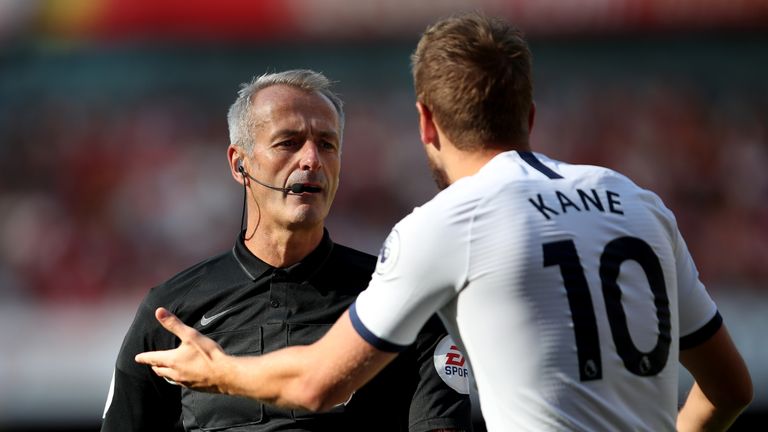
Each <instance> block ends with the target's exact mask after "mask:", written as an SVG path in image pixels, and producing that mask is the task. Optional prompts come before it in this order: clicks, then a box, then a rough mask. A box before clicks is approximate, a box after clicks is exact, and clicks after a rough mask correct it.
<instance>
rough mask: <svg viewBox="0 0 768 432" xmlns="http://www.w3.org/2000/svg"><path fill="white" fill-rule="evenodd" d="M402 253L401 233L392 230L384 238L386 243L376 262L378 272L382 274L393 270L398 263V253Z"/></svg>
mask: <svg viewBox="0 0 768 432" xmlns="http://www.w3.org/2000/svg"><path fill="white" fill-rule="evenodd" d="M399 254H400V234H398V233H397V231H396V230H392V232H390V233H389V236H387V239H386V240H384V244H383V245H382V246H381V250H380V251H379V261H378V262H377V263H376V273H378V274H380V275H384V274H386V273H387V272H388V271H390V270H392V268H393V267H394V266H395V263H397V258H398V255H399Z"/></svg>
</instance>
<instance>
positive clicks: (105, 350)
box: [0, 0, 768, 430]
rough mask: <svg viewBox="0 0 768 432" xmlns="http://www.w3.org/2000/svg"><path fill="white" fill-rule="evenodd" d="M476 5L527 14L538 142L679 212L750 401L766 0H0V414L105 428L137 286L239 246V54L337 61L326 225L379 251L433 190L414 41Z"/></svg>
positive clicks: (764, 404) (283, 60)
mask: <svg viewBox="0 0 768 432" xmlns="http://www.w3.org/2000/svg"><path fill="white" fill-rule="evenodd" d="M470 9H477V10H484V11H485V12H487V13H489V14H497V15H500V16H504V17H506V18H508V19H509V20H510V21H512V22H515V23H517V24H518V25H519V26H520V27H521V28H522V29H523V30H525V31H526V33H527V34H528V36H529V39H530V41H531V46H532V51H533V58H534V72H535V99H536V103H537V108H538V109H537V122H536V125H535V128H534V131H533V136H532V145H533V148H534V150H535V151H539V152H542V153H545V154H547V155H548V156H551V157H554V158H557V159H562V160H565V161H569V162H575V163H587V164H597V165H603V166H607V167H610V168H613V169H616V170H618V171H621V172H623V173H625V174H627V175H628V176H629V177H631V178H633V179H634V180H635V181H636V182H637V183H638V184H640V185H641V186H643V187H647V188H650V189H652V190H654V191H655V192H656V193H658V194H659V195H660V196H661V197H662V199H663V200H664V201H665V203H666V204H667V206H668V207H669V208H670V209H672V211H673V212H675V214H676V215H677V218H678V223H679V225H680V229H681V231H682V233H683V235H684V236H685V238H686V239H687V241H688V244H689V247H690V249H691V252H692V254H693V256H694V259H695V260H696V262H697V264H698V266H699V270H700V272H701V276H702V280H703V281H704V282H705V283H706V284H707V285H708V287H709V289H710V291H711V292H712V295H713V296H714V297H715V298H716V299H717V300H718V302H720V304H721V309H722V310H723V312H724V316H725V319H726V322H727V323H728V324H729V326H731V329H732V333H734V338H735V339H736V341H737V344H738V345H739V347H740V348H741V349H742V351H743V352H744V354H745V356H746V357H747V360H748V363H749V364H750V368H751V369H752V373H753V377H754V378H755V380H756V393H757V399H756V401H755V404H754V405H753V407H752V408H751V410H750V415H751V416H752V417H750V419H752V420H754V419H756V418H765V411H766V410H768V394H767V392H768V390H766V388H768V366H767V365H768V347H764V346H763V345H764V343H763V342H762V337H761V336H762V335H761V333H763V332H764V331H765V330H768V286H766V281H767V280H768V79H766V77H768V2H766V1H764V0H751V1H750V0H733V1H728V0H723V1H718V0H706V1H698V0H687V1H684V0H668V1H667V0H614V1H601V0H585V1H582V2H570V1H554V0H552V1H535V0H529V1H526V0H517V1H494V0H482V1H481V0H476V1H469V0H443V1H425V2H412V1H406V0H397V1H387V0H360V1H356V2H351V1H350V2H347V1H342V0H327V1H323V0H289V1H268V0H261V1H256V0H216V1H202V0H199V1H190V0H164V1H151V0H18V1H16V0H0V430H24V429H25V428H26V430H31V429H34V428H38V429H40V430H65V429H67V430H80V429H82V430H93V429H95V428H97V427H98V424H99V420H100V417H101V409H102V406H103V402H104V400H105V398H106V393H107V389H108V386H109V379H110V375H111V370H112V365H113V362H114V358H115V356H116V354H117V350H118V349H119V346H120V342H121V339H122V336H123V333H124V331H125V330H126V329H127V327H128V325H129V323H130V321H131V319H132V316H133V313H134V311H135V308H136V306H137V305H138V302H139V300H140V298H141V297H142V296H143V295H144V294H145V293H146V291H147V290H148V289H149V288H150V287H152V286H154V285H155V284H158V283H160V282H162V281H164V280H165V279H167V278H168V277H170V276H172V275H173V274H175V273H176V272H178V271H180V270H182V269H184V268H186V267H188V266H190V265H192V264H195V263H196V262H198V261H200V260H202V259H204V258H206V257H208V256H210V255H212V254H214V253H218V252H220V251H223V250H226V249H228V248H230V247H231V244H232V243H233V241H234V240H235V237H236V235H237V233H238V229H239V223H240V212H241V205H242V195H241V194H242V189H241V188H240V187H239V185H238V184H237V183H235V182H234V181H233V180H232V178H231V177H230V175H229V171H228V167H227V161H226V147H227V145H228V134H227V129H226V112H227V109H228V107H229V104H231V102H233V101H234V98H235V96H236V91H237V89H238V85H239V84H240V83H242V82H245V81H248V80H250V79H251V78H252V77H253V76H254V75H260V74H262V73H264V72H274V71H280V70H284V69H289V68H312V69H315V70H318V71H322V72H324V73H325V74H327V75H328V76H329V77H330V78H331V79H333V80H335V81H337V84H336V90H337V91H338V93H340V95H341V96H342V98H343V99H344V101H345V103H346V111H347V129H346V131H345V136H344V149H343V162H342V181H341V186H340V189H339V192H338V195H337V198H336V201H335V204H334V207H333V209H332V212H331V217H330V219H329V221H328V228H329V230H330V232H331V235H332V237H333V238H334V240H336V241H337V242H340V243H343V244H347V245H350V246H353V247H356V248H359V249H362V250H365V251H367V252H370V253H376V252H377V251H378V248H379V245H380V242H381V241H382V240H383V239H384V237H385V236H386V234H387V232H388V230H389V228H390V227H391V226H392V224H394V223H395V222H396V221H397V220H399V219H400V218H401V217H403V216H404V215H406V214H407V213H408V212H410V210H411V209H412V208H413V207H414V206H417V205H419V204H420V203H422V202H424V201H426V200H428V199H429V198H430V197H431V196H432V195H433V194H434V193H435V188H434V186H433V184H432V181H431V179H430V177H429V174H428V172H427V170H426V169H425V168H426V161H425V158H424V156H423V155H422V149H421V144H420V143H419V140H418V129H417V122H416V112H415V109H414V107H413V101H414V97H413V90H412V86H411V82H410V71H409V55H410V52H411V51H412V50H413V48H414V47H415V43H416V41H417V39H418V36H419V34H420V32H421V31H422V30H423V29H424V27H425V26H426V25H427V24H428V23H429V22H432V21H434V20H435V19H436V18H437V17H440V16H444V15H447V14H450V13H454V12H458V11H463V10H470ZM435 253H439V251H435ZM683 301H684V300H683ZM761 414H762V416H763V417H759V416H760V415H761ZM742 425H746V423H742ZM744 427H747V426H744ZM78 428H79V429H78ZM744 430H748V429H744Z"/></svg>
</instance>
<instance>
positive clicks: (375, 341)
mask: <svg viewBox="0 0 768 432" xmlns="http://www.w3.org/2000/svg"><path fill="white" fill-rule="evenodd" d="M349 318H350V319H352V327H354V328H355V330H357V333H358V334H359V335H360V337H362V338H363V339H365V341H366V342H368V343H369V344H371V345H373V346H374V348H376V349H378V350H380V351H386V352H401V351H403V350H405V349H406V348H408V345H398V344H394V343H392V342H389V341H386V340H384V339H382V338H380V337H378V336H376V335H375V334H373V333H372V332H371V331H370V330H368V329H367V328H366V327H365V325H364V324H363V322H362V321H360V317H359V316H358V315H357V309H356V308H355V303H352V306H350V307H349Z"/></svg>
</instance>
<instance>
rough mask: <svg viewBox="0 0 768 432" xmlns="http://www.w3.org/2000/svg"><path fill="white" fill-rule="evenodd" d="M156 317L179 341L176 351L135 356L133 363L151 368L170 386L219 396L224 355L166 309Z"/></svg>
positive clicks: (215, 345)
mask: <svg viewBox="0 0 768 432" xmlns="http://www.w3.org/2000/svg"><path fill="white" fill-rule="evenodd" d="M155 317H156V318H157V320H158V321H160V324H162V326H163V327H165V329H166V330H168V331H169V332H171V333H173V334H175V335H176V336H178V338H179V339H181V344H180V345H179V347H178V348H176V349H172V350H167V351H150V352H144V353H141V354H137V355H136V357H135V360H136V362H138V363H142V364H146V365H149V366H152V370H153V371H155V373H156V374H157V375H159V376H161V377H163V378H165V379H166V380H167V381H169V382H171V383H172V384H178V385H181V386H184V387H188V388H191V389H195V390H201V391H207V392H213V393H222V392H223V389H222V388H221V380H220V378H219V371H222V370H225V369H223V368H222V365H218V366H217V363H223V362H224V361H226V358H227V354H226V353H225V352H224V350H222V349H221V346H219V344H217V343H216V342H214V341H213V340H211V339H209V338H207V337H206V336H203V335H202V334H201V333H200V332H198V331H197V330H195V329H193V328H192V327H189V326H187V325H185V324H184V323H183V322H181V320H180V319H178V318H177V317H176V315H174V314H172V313H170V312H169V311H168V310H167V309H165V308H157V310H156V311H155Z"/></svg>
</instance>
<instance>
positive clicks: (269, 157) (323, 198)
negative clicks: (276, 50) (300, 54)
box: [248, 85, 341, 230]
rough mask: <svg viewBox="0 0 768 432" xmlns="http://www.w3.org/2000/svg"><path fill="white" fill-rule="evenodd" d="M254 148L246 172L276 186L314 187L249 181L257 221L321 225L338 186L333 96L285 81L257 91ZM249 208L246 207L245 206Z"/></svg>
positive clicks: (282, 225)
mask: <svg viewBox="0 0 768 432" xmlns="http://www.w3.org/2000/svg"><path fill="white" fill-rule="evenodd" d="M251 104H252V105H251V115H252V117H251V119H252V121H253V122H254V124H253V127H252V130H251V133H252V134H253V138H254V140H253V141H254V147H253V152H252V154H251V155H250V156H248V165H249V167H250V170H249V172H250V173H251V175H252V176H254V177H255V178H257V179H258V180H259V181H261V182H264V183H266V184H270V185H274V186H278V187H291V185H293V184H296V183H301V184H304V185H307V186H314V187H316V188H319V189H320V190H319V191H318V192H302V193H300V194H294V193H283V192H279V191H275V190H271V189H268V188H266V187H261V186H259V185H256V184H255V183H254V182H252V183H251V187H250V190H251V194H252V195H251V196H252V197H253V199H255V201H256V203H257V205H258V213H259V214H260V220H259V222H258V223H259V224H260V225H262V224H264V225H265V228H266V227H268V226H270V224H271V225H272V226H273V227H277V228H288V229H292V230H296V229H313V228H317V227H320V228H322V226H323V222H324V220H325V218H326V216H327V215H328V211H329V210H330V207H331V203H332V202H333V198H334V196H335V195H336V189H337V188H338V186H339V169H340V166H341V142H340V131H339V118H338V115H337V113H336V110H335V109H334V107H333V104H332V103H331V101H329V100H328V99H326V98H325V96H323V95H321V94H319V93H316V92H311V93H310V92H306V91H303V90H300V89H297V88H294V87H290V86H286V85H275V86H271V87H267V88H265V89H262V90H260V91H259V92H258V93H256V95H255V96H254V97H253V99H252V101H251ZM249 213H250V211H249Z"/></svg>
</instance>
